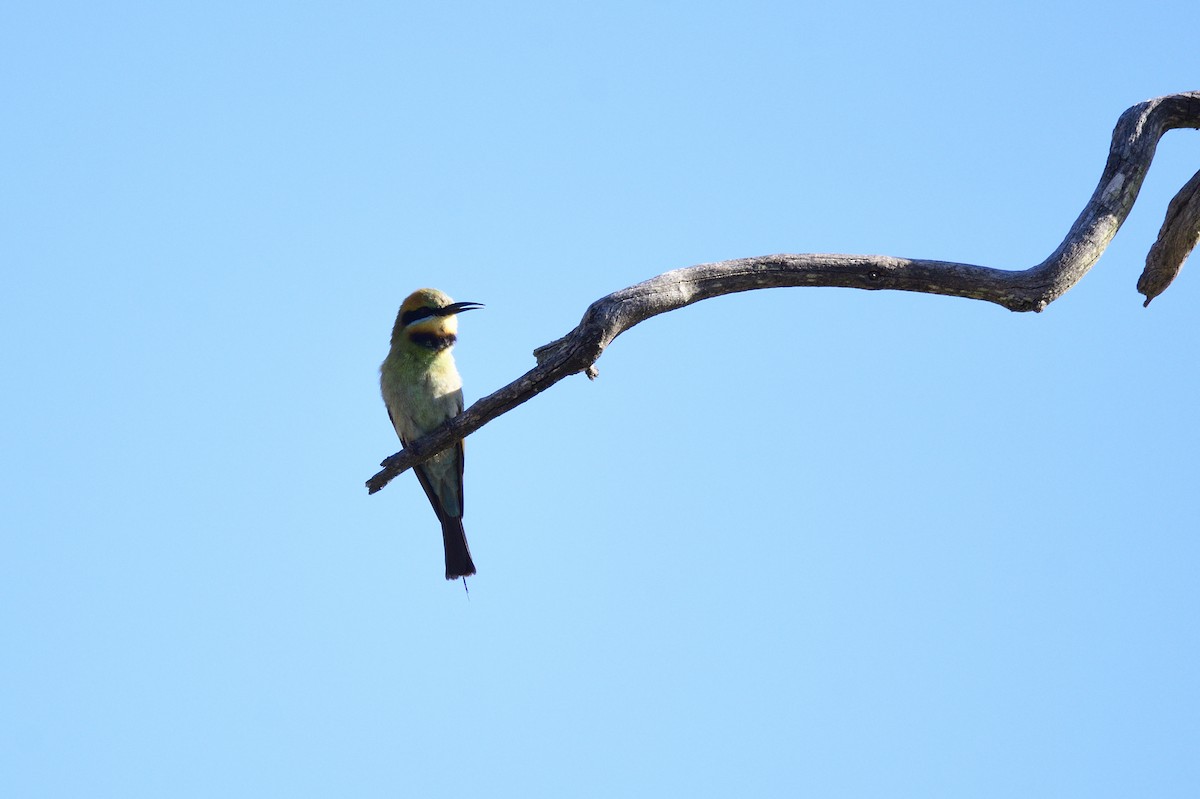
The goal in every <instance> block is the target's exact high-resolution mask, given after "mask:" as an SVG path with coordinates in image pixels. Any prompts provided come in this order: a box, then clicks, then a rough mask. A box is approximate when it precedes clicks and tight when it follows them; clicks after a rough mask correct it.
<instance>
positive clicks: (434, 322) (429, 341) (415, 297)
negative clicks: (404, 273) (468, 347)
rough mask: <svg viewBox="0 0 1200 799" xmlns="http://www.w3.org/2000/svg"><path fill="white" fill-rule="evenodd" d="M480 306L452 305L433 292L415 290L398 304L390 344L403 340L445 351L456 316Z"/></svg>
mask: <svg viewBox="0 0 1200 799" xmlns="http://www.w3.org/2000/svg"><path fill="white" fill-rule="evenodd" d="M482 307H483V305H482V304H480V303H478V302H454V301H452V300H451V299H450V297H449V296H447V295H446V294H445V293H443V292H441V291H438V290H437V289H417V290H416V291H414V292H413V293H412V294H409V295H408V298H407V299H405V300H404V302H403V303H401V305H400V312H399V313H398V314H396V325H395V327H393V328H392V344H393V345H395V344H396V343H397V342H398V341H399V340H407V341H408V342H409V343H412V344H416V345H417V346H420V347H424V348H428V349H432V350H435V351H436V350H442V349H445V348H447V347H449V346H451V345H453V344H454V341H455V338H456V337H457V335H458V316H457V314H460V313H462V312H463V311H473V310H475V309H476V308H482Z"/></svg>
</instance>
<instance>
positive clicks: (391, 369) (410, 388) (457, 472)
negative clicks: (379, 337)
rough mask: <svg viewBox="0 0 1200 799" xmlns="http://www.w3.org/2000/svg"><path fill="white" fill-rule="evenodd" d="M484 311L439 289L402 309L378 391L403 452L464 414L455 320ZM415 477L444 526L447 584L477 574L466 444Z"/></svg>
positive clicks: (427, 291) (433, 461)
mask: <svg viewBox="0 0 1200 799" xmlns="http://www.w3.org/2000/svg"><path fill="white" fill-rule="evenodd" d="M482 307H483V306H482V305H481V304H479V303H477V302H452V301H451V299H450V298H449V297H447V296H446V295H445V294H443V293H442V292H440V291H438V290H437V289H418V290H417V291H414V292H413V293H412V294H410V295H409V296H408V299H406V300H405V301H404V303H403V304H402V305H401V306H400V312H399V313H398V314H396V325H395V326H394V327H393V328H392V348H391V350H390V351H389V352H388V355H387V358H385V359H384V361H383V365H382V366H380V367H379V387H380V389H381V390H382V392H383V403H384V404H385V405H386V406H387V412H388V418H390V419H391V420H392V427H394V428H396V435H398V436H400V441H401V443H403V444H404V446H406V447H407V446H408V445H409V443H410V442H412V441H415V440H416V439H418V438H420V437H421V436H422V435H423V434H425V433H428V432H429V431H431V430H433V429H434V428H435V427H438V426H439V425H441V424H442V423H443V422H445V421H446V420H447V419H450V418H451V417H454V416H457V415H458V414H460V413H462V409H463V394H462V378H460V377H459V376H458V369H456V368H455V366H454V356H453V355H451V354H450V350H451V348H452V347H453V346H454V342H455V341H457V340H458V335H457V334H458V317H457V316H456V314H459V313H462V312H463V311H473V310H475V309H476V308H482ZM413 471H415V472H416V473H417V479H418V480H420V481H421V488H423V489H425V496H427V497H429V502H430V504H431V505H433V512H434V513H436V514H437V517H438V521H440V522H441V523H442V542H443V544H445V547H446V579H447V580H454V579H457V578H459V577H466V576H467V575H469V574H474V573H475V564H474V563H473V562H472V561H471V550H470V549H468V548H467V536H466V533H465V532H464V531H463V524H462V515H463V444H462V442H461V441H459V442H458V443H457V444H455V445H454V446H452V447H449V448H447V449H444V450H442V451H441V452H439V453H438V454H437V455H434V456H433V457H432V458H430V459H429V460H427V461H425V462H424V463H422V464H421V465H420V466H417V467H415V468H414V470H413Z"/></svg>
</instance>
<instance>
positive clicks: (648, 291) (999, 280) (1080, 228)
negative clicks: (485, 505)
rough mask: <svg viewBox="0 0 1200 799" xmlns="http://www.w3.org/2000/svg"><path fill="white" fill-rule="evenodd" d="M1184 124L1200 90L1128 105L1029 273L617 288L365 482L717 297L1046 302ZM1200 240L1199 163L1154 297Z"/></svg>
mask: <svg viewBox="0 0 1200 799" xmlns="http://www.w3.org/2000/svg"><path fill="white" fill-rule="evenodd" d="M1175 128H1200V92H1186V93H1183V94H1172V95H1167V96H1166V97H1159V98H1156V99H1153V100H1147V101H1146V102H1144V103H1139V104H1137V105H1135V106H1133V107H1132V108H1130V109H1129V110H1128V111H1126V112H1125V113H1123V114H1122V115H1121V118H1120V119H1119V120H1118V121H1117V126H1116V129H1115V130H1114V131H1113V138H1112V145H1111V147H1110V149H1109V155H1108V163H1106V164H1105V166H1104V172H1103V174H1102V175H1101V176H1100V182H1099V184H1098V185H1097V186H1096V191H1095V192H1094V193H1093V194H1092V197H1091V199H1090V200H1088V203H1087V205H1086V206H1085V207H1084V209H1083V212H1082V213H1081V214H1080V215H1079V218H1078V219H1076V220H1075V224H1074V225H1072V226H1071V229H1070V231H1068V232H1067V235H1066V238H1064V239H1063V242H1062V244H1060V245H1059V246H1058V249H1056V250H1055V251H1054V252H1053V253H1051V254H1050V256H1049V257H1048V258H1046V260H1044V261H1042V262H1041V263H1040V264H1038V265H1036V266H1033V267H1031V268H1029V269H1026V270H1019V271H1009V270H1004V269H994V268H991V267H987V266H973V265H971V264H960V263H951V262H947V261H924V260H911V259H907V258H893V257H890V256H885V255H820V254H804V255H764V256H761V257H757V258H739V259H737V260H734V261H722V262H720V263H712V264H700V265H699V266H691V267H687V268H686V269H676V270H673V271H671V272H666V273H664V274H661V275H659V276H657V277H653V278H651V279H649V280H646V281H644V282H642V283H638V284H637V285H635V286H630V287H629V288H625V289H621V290H620V291H616V292H613V293H612V294H609V295H608V296H607V297H602V298H601V299H599V300H596V301H595V302H594V303H592V304H591V306H589V307H588V309H587V311H586V312H585V313H584V315H583V319H582V321H580V323H579V326H578V327H576V328H575V329H574V330H572V331H571V332H570V333H568V334H567V335H565V336H563V337H562V338H560V339H558V340H557V341H553V342H551V343H549V344H547V345H545V346H543V347H540V348H538V349H537V350H536V351H535V352H534V355H535V356H536V357H537V363H538V365H537V366H536V367H534V368H533V369H531V370H530V371H529V372H527V373H525V374H524V375H522V376H521V377H519V378H518V379H517V380H515V381H513V382H512V383H510V384H509V385H507V386H505V387H504V388H502V389H500V390H499V391H497V392H495V393H493V394H489V395H488V396H486V397H484V398H483V399H481V400H479V401H478V402H476V403H475V404H474V405H472V406H471V407H470V408H468V409H467V410H466V411H464V412H463V413H462V414H461V415H459V416H457V417H455V418H454V419H452V420H451V421H450V422H448V423H447V424H446V425H444V426H442V427H440V428H438V429H437V430H435V431H433V432H432V433H430V434H428V435H426V436H422V437H421V438H420V439H418V440H417V441H414V442H413V443H412V444H411V445H410V446H409V447H408V448H407V449H404V450H401V451H400V452H398V453H396V454H395V455H392V456H391V457H389V458H387V459H386V460H384V461H383V462H382V463H381V464H380V465H381V466H383V470H382V471H380V472H379V473H378V474H376V475H375V476H374V477H372V478H371V479H370V480H368V481H367V488H368V490H369V491H370V493H372V494H373V493H375V492H376V491H378V490H379V489H381V488H383V487H384V486H385V485H387V483H388V482H389V481H390V480H391V479H392V478H393V477H395V476H396V475H398V474H400V473H401V472H404V471H405V470H407V469H410V468H412V467H413V466H416V465H417V464H419V463H421V462H423V461H425V460H426V459H428V458H429V457H430V456H432V455H434V454H436V453H438V452H440V451H441V450H443V449H445V448H446V447H448V446H450V445H451V444H453V443H454V442H455V441H458V440H459V439H461V438H464V437H465V436H467V435H469V434H471V433H473V432H475V431H476V430H478V429H479V428H480V427H482V426H483V425H485V424H487V423H488V422H490V421H491V420H492V419H495V418H496V417H497V416H500V415H501V414H503V413H505V412H507V411H509V410H512V409H513V408H515V407H516V406H517V405H520V404H521V403H523V402H525V401H526V400H528V399H531V398H532V397H534V396H536V395H537V394H540V393H541V392H543V391H545V390H546V389H548V388H550V386H552V385H554V384H555V383H557V382H558V381H559V380H562V379H563V378H564V377H567V376H568V375H572V374H575V373H577V372H584V373H585V374H587V375H588V377H591V378H594V377H595V376H596V369H595V363H596V360H597V359H598V358H599V357H600V355H601V354H602V353H603V352H604V348H605V347H607V346H608V345H609V343H611V342H612V340H613V339H615V338H616V337H617V336H619V335H620V334H621V333H623V332H625V331H626V330H628V329H629V328H631V327H633V326H634V325H636V324H637V323H638V322H641V321H644V320H646V319H649V318H650V317H652V316H657V315H658V314H661V313H666V312H667V311H673V310H675V309H677V308H682V307H684V306H686V305H691V304H692V303H694V302H699V301H700V300H705V299H708V298H709V297H719V296H721V295H722V294H733V293H735V292H739V291H750V290H751V289H764V288H776V287H782V286H841V287H846V288H858V289H870V290H878V289H895V290H899V291H919V292H924V293H927V294H945V295H949V296H952V297H966V298H968V299H973V300H985V301H987V302H994V303H996V304H997V305H1002V306H1004V307H1005V308H1008V309H1009V310H1011V311H1041V310H1042V309H1043V308H1045V307H1046V306H1047V305H1049V304H1050V303H1051V302H1053V301H1054V300H1056V299H1057V298H1058V297H1060V296H1062V295H1063V294H1064V293H1065V292H1066V291H1067V290H1068V289H1070V288H1071V287H1072V286H1074V285H1075V284H1076V283H1077V282H1079V280H1080V279H1081V278H1082V277H1083V276H1084V275H1085V274H1086V273H1087V271H1088V270H1089V269H1091V267H1092V265H1093V264H1095V263H1096V260H1097V259H1098V258H1099V257H1100V254H1101V253H1102V252H1103V251H1104V248H1105V247H1107V246H1108V243H1109V241H1111V240H1112V237H1113V235H1114V234H1115V233H1116V232H1117V229H1118V228H1120V226H1121V224H1122V223H1123V222H1124V221H1125V219H1126V217H1128V216H1129V211H1130V209H1132V208H1133V203H1134V201H1135V200H1136V199H1137V195H1138V191H1139V190H1140V189H1141V187H1142V180H1143V179H1144V178H1145V176H1146V172H1147V171H1148V170H1149V168H1150V162H1151V161H1152V160H1153V158H1154V151H1155V148H1156V147H1157V146H1158V140H1159V139H1160V138H1162V136H1163V134H1165V133H1166V132H1167V131H1168V130H1173V129H1175ZM1198 239H1200V172H1197V173H1196V175H1195V176H1194V177H1193V178H1192V179H1191V180H1190V181H1188V183H1187V184H1186V185H1185V186H1184V187H1183V188H1182V189H1181V190H1180V192H1179V193H1178V194H1177V195H1176V196H1175V198H1174V199H1173V200H1172V201H1171V204H1170V206H1169V208H1168V210H1167V214H1166V219H1165V221H1164V222H1163V227H1162V230H1161V231H1160V233H1159V236H1158V241H1157V242H1155V244H1154V246H1153V247H1152V248H1151V250H1150V254H1149V255H1148V256H1147V258H1146V268H1145V270H1144V271H1143V272H1142V275H1141V277H1140V278H1139V279H1138V284H1137V288H1138V291H1139V292H1141V293H1142V294H1144V295H1145V297H1146V301H1145V304H1146V305H1149V304H1150V300H1152V299H1154V298H1155V297H1156V296H1158V295H1159V294H1161V293H1162V292H1163V291H1164V290H1165V289H1166V287H1167V286H1168V285H1169V284H1170V282H1171V281H1172V280H1173V279H1174V278H1175V276H1176V275H1177V274H1178V273H1179V270H1180V269H1181V268H1182V266H1183V262H1184V261H1185V260H1186V259H1187V257H1188V254H1189V253H1190V252H1191V250H1192V249H1193V248H1194V247H1195V245H1196V243H1197V240H1198Z"/></svg>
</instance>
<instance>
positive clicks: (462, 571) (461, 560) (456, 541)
mask: <svg viewBox="0 0 1200 799" xmlns="http://www.w3.org/2000/svg"><path fill="white" fill-rule="evenodd" d="M442 543H443V544H445V546H446V579H447V580H457V579H458V578H459V577H468V576H470V575H472V574H474V573H475V562H474V561H472V560H471V550H470V548H468V547H467V533H466V531H465V530H463V523H462V518H460V517H454V516H446V517H444V518H443V519H442Z"/></svg>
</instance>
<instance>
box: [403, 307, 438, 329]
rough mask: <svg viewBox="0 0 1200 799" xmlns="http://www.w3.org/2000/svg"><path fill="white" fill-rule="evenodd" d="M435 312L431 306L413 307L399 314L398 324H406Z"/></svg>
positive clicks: (425, 317)
mask: <svg viewBox="0 0 1200 799" xmlns="http://www.w3.org/2000/svg"><path fill="white" fill-rule="evenodd" d="M434 313H435V311H434V309H433V308H414V309H412V310H411V311H405V312H404V313H403V314H401V315H400V324H402V325H405V326H408V325H411V324H412V323H413V322H416V321H419V320H421V319H427V318H428V317H430V316H433V315H434Z"/></svg>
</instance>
